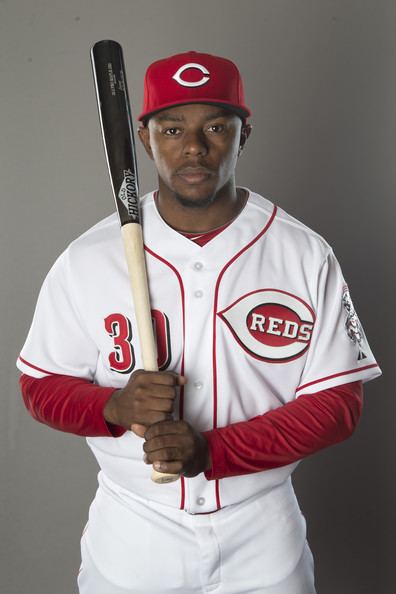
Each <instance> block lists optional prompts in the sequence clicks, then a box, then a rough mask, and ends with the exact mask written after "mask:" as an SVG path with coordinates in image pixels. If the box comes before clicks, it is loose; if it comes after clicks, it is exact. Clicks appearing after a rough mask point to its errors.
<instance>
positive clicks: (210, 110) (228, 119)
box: [139, 104, 250, 209]
mask: <svg viewBox="0 0 396 594" xmlns="http://www.w3.org/2000/svg"><path fill="white" fill-rule="evenodd" d="M249 132H250V127H249V126H243V125H242V120H241V119H240V118H239V117H238V116H237V115H236V114H233V113H230V112H229V111H227V110H224V109H222V108H221V107H218V106H213V105H205V104H191V105H183V106H177V107H172V108H170V109H166V110H163V111H161V112H159V113H158V114H157V115H155V116H153V117H151V118H150V120H149V122H148V126H147V127H146V128H143V129H141V130H140V132H139V135H140V137H141V140H142V142H143V144H144V146H145V148H146V151H147V153H148V154H149V156H150V157H151V158H152V159H153V160H154V162H155V165H156V168H157V171H158V175H159V184H160V186H159V188H160V195H161V197H162V198H170V199H173V200H177V201H178V202H179V203H180V204H182V205H183V206H184V207H191V208H195V209H196V208H199V207H200V208H204V207H206V206H208V205H210V204H212V203H213V202H214V201H215V199H216V197H218V196H219V195H221V196H222V197H223V198H224V197H227V195H230V196H232V195H233V193H234V191H235V180H234V171H235V166H236V162H237V159H238V154H239V152H240V148H241V146H243V145H244V144H245V141H246V139H247V137H248V136H249Z"/></svg>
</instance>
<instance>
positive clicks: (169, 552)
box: [18, 52, 380, 594]
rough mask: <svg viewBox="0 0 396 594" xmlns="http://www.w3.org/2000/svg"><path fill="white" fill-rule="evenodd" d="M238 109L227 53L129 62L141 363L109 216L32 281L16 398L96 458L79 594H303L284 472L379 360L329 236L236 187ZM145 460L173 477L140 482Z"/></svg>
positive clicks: (344, 419)
mask: <svg viewBox="0 0 396 594" xmlns="http://www.w3.org/2000/svg"><path fill="white" fill-rule="evenodd" d="M249 116H250V110H249V109H248V108H247V107H246V105H245V102H244V95H243V87H242V81H241V78H240V74H239V72H238V70H237V68H236V66H235V65H234V64H233V63H232V62H230V61H228V60H225V59H223V58H219V57H216V56H211V55H208V54H202V53H196V52H188V53H185V54H179V55H176V56H171V57H170V58H166V59H164V60H160V61H158V62H155V63H154V64H152V65H151V66H150V67H149V68H148V71H147V73H146V77H145V96H144V108H143V112H142V114H141V115H140V118H139V119H140V121H141V122H142V125H141V127H140V129H139V136H140V139H141V141H142V143H143V145H144V148H145V150H146V152H147V154H148V156H149V157H150V158H151V159H152V160H153V161H154V164H155V167H156V169H157V172H158V191H156V192H152V193H150V194H148V195H147V196H145V197H144V198H143V199H142V216H143V224H144V236H145V245H146V258H147V267H148V274H149V283H150V293H151V305H152V316H153V324H154V327H155V332H156V338H157V343H158V363H159V368H160V371H159V372H156V373H153V372H144V371H142V370H141V367H142V364H141V357H140V353H139V347H138V343H137V342H136V335H137V331H136V322H135V318H134V311H133V304H132V303H131V299H130V292H129V283H128V275H127V270H126V265H125V263H124V257H123V251H122V244H121V240H120V235H119V228H118V223H117V218H116V216H115V215H112V216H110V217H108V218H107V219H105V220H104V221H102V222H100V223H99V224H98V225H96V226H95V227H93V228H92V229H90V230H89V231H88V232H87V233H85V234H84V235H83V236H82V237H80V238H79V239H77V240H76V241H75V242H73V243H72V244H71V246H69V248H68V249H67V250H66V251H65V252H64V254H62V255H61V257H60V258H59V259H58V260H57V262H56V263H55V265H54V267H53V268H52V270H51V271H50V273H49V275H48V277H47V279H46V281H45V283H44V286H43V288H42V291H41V294H40V297H39V301H38V305H37V308H36V312H35V316H34V320H33V324H32V327H31V330H30V333H29V336H28V339H27V341H26V344H25V346H24V347H23V349H22V352H21V355H20V358H19V360H18V366H19V368H20V370H21V371H22V372H23V375H22V376H21V386H22V392H23V396H24V399H25V403H26V406H27V407H28V409H29V410H30V412H31V413H32V415H33V417H34V418H36V419H37V420H39V421H41V422H44V423H46V424H48V425H50V426H52V427H55V428H58V429H61V430H63V431H69V432H73V433H76V434H79V435H85V436H87V438H88V440H87V441H88V444H89V446H90V447H91V449H92V451H93V453H94V454H95V456H96V458H97V460H98V462H99V465H100V467H101V471H100V473H99V476H98V480H99V488H98V491H97V494H96V497H95V499H94V501H93V503H92V506H91V508H90V514H89V522H88V525H87V528H86V531H85V532H84V535H83V538H82V543H81V546H82V566H81V572H80V575H79V580H78V581H79V589H80V593H81V594H122V593H123V594H126V593H130V594H132V593H143V592H149V593H151V594H154V593H156V594H159V593H170V592H172V593H176V592H179V593H183V594H189V593H198V592H200V593H201V592H211V591H213V592H216V593H218V594H244V593H246V594H247V593H248V592H249V593H250V594H253V593H256V594H258V593H262V594H313V593H314V592H315V587H314V577H313V564H312V556H311V553H310V550H309V547H308V545H307V543H306V529H305V521H304V518H303V517H302V515H301V512H300V510H299V507H298V504H297V501H296V498H295V495H294V491H293V488H292V485H291V480H290V475H291V473H292V471H293V470H294V468H295V467H296V465H297V463H298V461H299V460H300V459H301V458H303V457H304V456H307V455H310V454H312V453H314V452H316V451H318V450H320V449H321V448H323V447H326V446H329V445H331V444H333V443H336V442H339V441H341V440H343V439H346V438H347V437H348V436H350V435H351V433H352V432H353V430H354V428H355V426H356V424H357V422H358V419H359V416H360V412H361V406H362V382H363V381H367V380H369V379H371V378H373V377H375V376H377V375H379V373H380V370H379V368H378V366H377V364H376V362H375V360H374V357H373V355H372V353H371V351H370V348H369V346H368V344H367V341H366V339H365V336H364V333H363V330H362V328H361V325H360V323H359V320H358V318H357V316H356V313H355V310H354V309H353V305H352V302H351V299H350V296H349V292H348V289H347V286H346V284H345V281H344V279H343V277H342V274H341V271H340V268H339V265H338V263H337V261H336V259H335V257H334V254H333V252H332V250H331V248H330V247H329V246H328V244H327V243H326V242H325V241H324V240H323V239H322V238H321V237H319V236H318V235H317V234H315V233H314V232H313V231H311V230H310V229H308V228H306V227H305V226H304V225H302V224H301V223H299V222H298V221H296V220H295V219H293V218H292V217H290V216H289V215H287V214H286V213H285V212H284V211H282V210H281V209H280V208H277V207H276V206H274V205H273V204H272V203H271V202H269V201H268V200H266V199H264V198H263V197H261V196H259V195H258V194H255V193H254V192H252V191H250V190H248V189H245V188H240V187H237V186H236V183H235V167H236V163H237V160H238V156H239V154H240V152H241V150H242V149H243V148H244V147H245V144H246V142H247V140H248V138H249V135H250V132H251V127H250V125H249V124H248V123H247V119H248V117H249ZM351 312H352V313H353V315H352V318H353V319H352V318H351ZM142 458H143V459H144V462H145V463H146V464H144V463H143V460H142ZM150 465H154V468H155V469H157V470H159V471H161V472H171V473H178V474H180V475H181V478H180V480H178V481H177V482H174V483H170V484H166V485H156V484H154V483H152V482H151V481H150Z"/></svg>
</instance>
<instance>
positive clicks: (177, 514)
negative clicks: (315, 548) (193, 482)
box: [78, 480, 315, 594]
mask: <svg viewBox="0 0 396 594" xmlns="http://www.w3.org/2000/svg"><path fill="white" fill-rule="evenodd" d="M109 485H110V483H109V482H108V481H107V480H106V481H105V482H103V480H101V481H100V487H99V489H98V492H97V495H96V497H95V500H94V502H93V503H92V505H91V509H90V515H89V522H88V526H87V529H86V531H85V532H84V534H83V537H82V539H81V556H82V563H81V569H80V573H79V576H78V587H79V593H80V594H209V593H213V594H315V586H314V569H313V559H312V554H311V551H310V549H309V546H308V544H307V542H306V540H305V522H304V520H303V519H302V515H301V512H300V510H299V508H298V505H297V503H296V501H295V496H294V492H293V490H292V488H291V487H285V486H284V485H283V486H281V487H279V488H277V490H275V493H274V491H271V493H270V494H267V495H265V496H261V497H260V498H257V497H256V498H254V500H252V501H248V502H244V503H241V504H240V505H237V506H231V507H229V508H224V509H223V510H220V511H218V512H215V513H212V514H203V515H190V514H187V513H186V512H184V511H180V510H176V509H173V508H169V507H168V506H163V505H159V504H157V503H154V502H149V501H145V500H142V499H138V498H136V499H135V498H134V499H133V500H132V501H131V500H130V498H128V502H126V501H125V500H124V501H123V500H122V498H120V497H118V496H117V494H115V493H114V492H113V491H112V489H111V488H110V489H109V488H108V487H109ZM285 489H286V492H285ZM290 489H291V492H290Z"/></svg>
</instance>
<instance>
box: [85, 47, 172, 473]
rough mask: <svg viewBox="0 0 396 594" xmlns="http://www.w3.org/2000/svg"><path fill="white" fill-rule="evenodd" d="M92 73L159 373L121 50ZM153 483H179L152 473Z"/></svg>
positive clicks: (146, 351) (147, 359) (139, 305)
mask: <svg viewBox="0 0 396 594" xmlns="http://www.w3.org/2000/svg"><path fill="white" fill-rule="evenodd" d="M91 62H92V70H93V76H94V81H95V91H96V99H97V104H98V110H99V119H100V125H101V130H102V138H103V145H104V150H105V155H106V160H107V166H108V170H109V174H110V181H111V186H112V190H113V195H114V199H115V203H116V208H117V212H118V216H119V220H120V225H121V235H122V241H123V244H124V249H125V256H126V261H127V265H128V273H129V278H130V282H131V288H132V295H133V302H134V308H135V316H136V323H137V327H138V334H139V343H140V349H141V353H142V360H143V368H144V369H145V370H146V371H158V362H157V348H156V344H155V340H154V332H153V324H152V319H151V308H150V296H149V290H148V281H147V273H146V263H145V256H144V244H143V233H142V224H141V213H140V204H139V190H138V176H137V167H136V150H135V141H134V136H133V130H132V117H131V108H130V102H129V95H128V87H127V80H126V74H125V65H124V57H123V52H122V48H121V46H120V44H119V43H117V42H116V41H111V40H103V41H98V42H97V43H95V45H94V46H93V47H92V49H91ZM151 478H152V480H153V481H154V482H156V483H169V482H172V481H175V480H177V479H178V478H179V475H177V474H168V473H162V472H157V471H156V470H154V469H153V470H152V475H151Z"/></svg>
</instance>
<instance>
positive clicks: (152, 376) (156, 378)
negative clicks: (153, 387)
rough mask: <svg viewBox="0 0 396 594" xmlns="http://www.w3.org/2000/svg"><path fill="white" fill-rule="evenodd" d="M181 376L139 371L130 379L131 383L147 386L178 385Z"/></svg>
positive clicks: (169, 372)
mask: <svg viewBox="0 0 396 594" xmlns="http://www.w3.org/2000/svg"><path fill="white" fill-rule="evenodd" d="M179 377H181V376H179V375H178V374H177V373H175V372H174V371H145V370H144V369H137V370H136V371H134V372H133V373H132V375H131V377H130V378H129V383H133V384H137V385H141V386H145V385H148V384H163V385H165V386H175V385H178V381H179V379H178V378H179Z"/></svg>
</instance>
